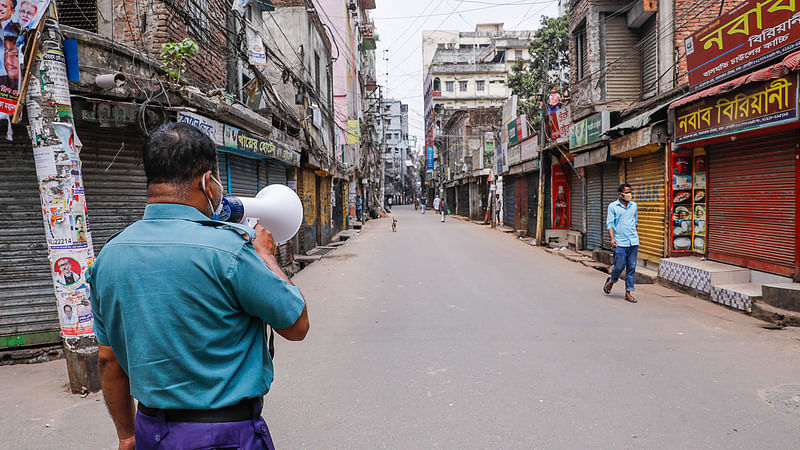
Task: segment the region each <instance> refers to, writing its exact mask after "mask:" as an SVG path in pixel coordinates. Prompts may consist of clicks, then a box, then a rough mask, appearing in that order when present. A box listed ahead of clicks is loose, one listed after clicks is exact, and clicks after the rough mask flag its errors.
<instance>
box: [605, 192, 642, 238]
mask: <svg viewBox="0 0 800 450" xmlns="http://www.w3.org/2000/svg"><path fill="white" fill-rule="evenodd" d="M637 223H639V209H638V207H637V206H636V202H633V201H630V202H628V207H627V208H626V207H625V206H623V205H622V203H621V202H620V201H619V200H617V201H615V202H613V203H611V204H610V205H608V217H607V218H606V229H608V230H611V229H613V230H614V239H616V240H617V245H618V246H620V247H632V246H634V245H639V233H637V232H636V224H637Z"/></svg>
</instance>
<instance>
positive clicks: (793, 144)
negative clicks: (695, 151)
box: [707, 131, 798, 276]
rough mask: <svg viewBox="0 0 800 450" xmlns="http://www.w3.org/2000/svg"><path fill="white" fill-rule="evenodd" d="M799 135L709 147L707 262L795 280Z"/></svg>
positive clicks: (761, 137) (778, 135)
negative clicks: (724, 263)
mask: <svg viewBox="0 0 800 450" xmlns="http://www.w3.org/2000/svg"><path fill="white" fill-rule="evenodd" d="M797 139H798V136H797V132H795V131H789V132H783V133H777V134H771V135H766V136H759V137H756V138H751V139H741V140H737V141H732V142H726V143H725V144H723V145H719V146H711V147H709V155H708V158H709V160H708V184H707V191H708V211H707V214H708V230H707V232H708V256H709V258H711V259H715V260H718V261H723V262H727V263H731V264H737V265H741V266H746V267H750V268H753V269H758V270H764V271H768V272H773V273H779V274H782V275H787V276H792V275H796V274H795V266H796V261H795V252H796V246H797V241H796V234H795V233H796V228H795V227H796V220H797V202H796V199H797V191H796V188H795V182H796V180H795V178H796V175H795V170H796V169H795V164H796V163H795V158H796V156H795V155H796V153H797Z"/></svg>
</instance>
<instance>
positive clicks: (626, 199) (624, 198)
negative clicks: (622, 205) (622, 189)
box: [620, 192, 633, 202]
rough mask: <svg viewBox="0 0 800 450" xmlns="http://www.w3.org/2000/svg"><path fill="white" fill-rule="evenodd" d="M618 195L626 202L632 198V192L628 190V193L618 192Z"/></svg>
mask: <svg viewBox="0 0 800 450" xmlns="http://www.w3.org/2000/svg"><path fill="white" fill-rule="evenodd" d="M620 196H621V197H622V199H623V200H625V201H626V202H629V201H631V200H633V193H632V192H628V193H625V194H620Z"/></svg>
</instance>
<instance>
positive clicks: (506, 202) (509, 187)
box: [502, 175, 514, 228]
mask: <svg viewBox="0 0 800 450" xmlns="http://www.w3.org/2000/svg"><path fill="white" fill-rule="evenodd" d="M502 209H503V224H504V225H508V226H510V227H512V228H513V227H514V177H511V176H508V175H506V176H505V177H503V205H502Z"/></svg>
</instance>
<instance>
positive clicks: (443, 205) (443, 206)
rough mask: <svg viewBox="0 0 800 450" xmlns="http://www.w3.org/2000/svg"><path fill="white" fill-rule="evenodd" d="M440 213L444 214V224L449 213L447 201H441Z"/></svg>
mask: <svg viewBox="0 0 800 450" xmlns="http://www.w3.org/2000/svg"><path fill="white" fill-rule="evenodd" d="M439 212H441V213H442V222H444V216H445V214H446V213H447V202H446V201H445V199H441V201H440V202H439Z"/></svg>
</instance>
